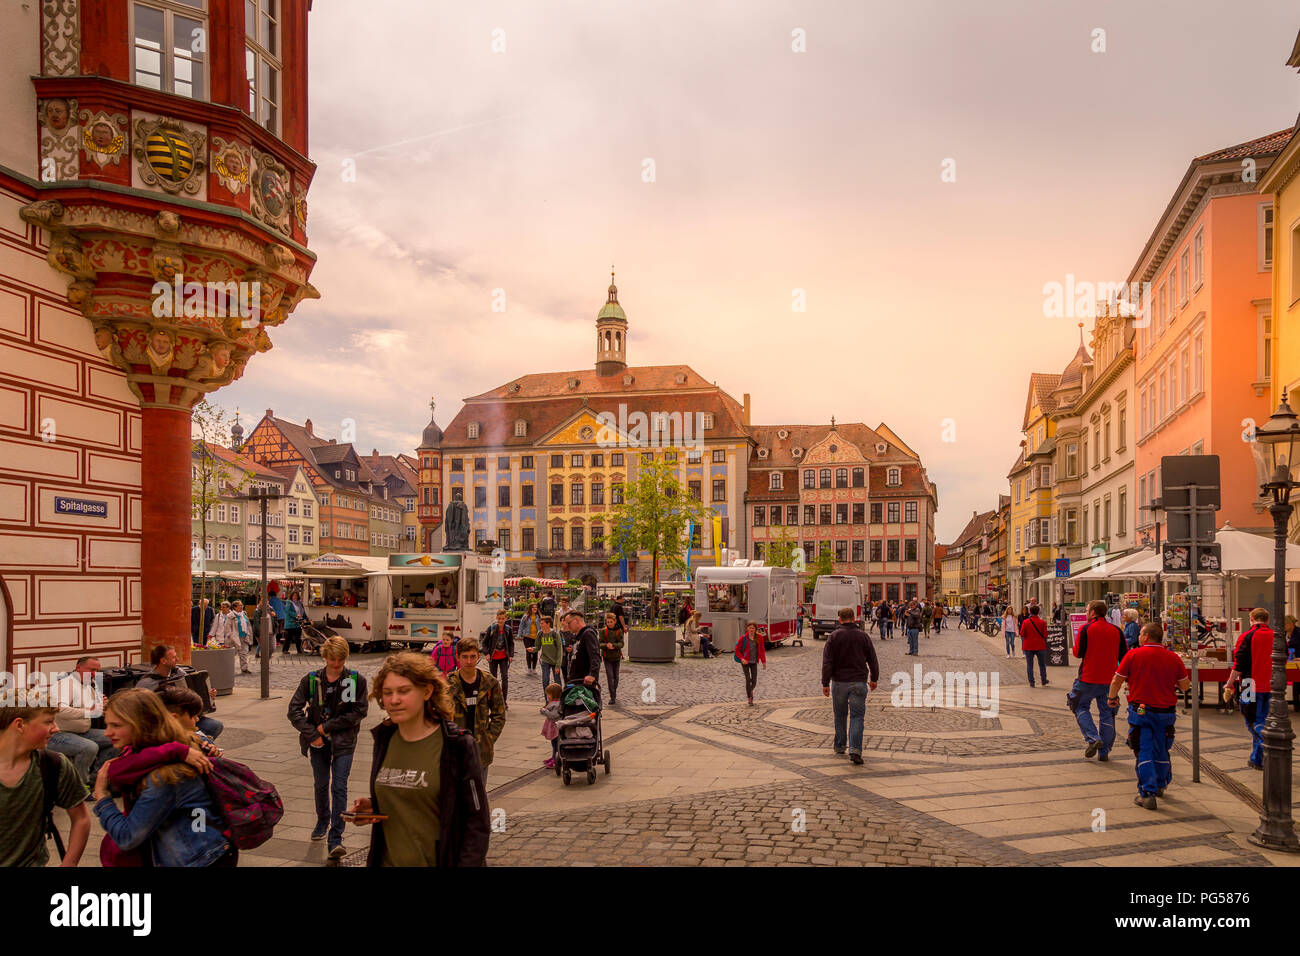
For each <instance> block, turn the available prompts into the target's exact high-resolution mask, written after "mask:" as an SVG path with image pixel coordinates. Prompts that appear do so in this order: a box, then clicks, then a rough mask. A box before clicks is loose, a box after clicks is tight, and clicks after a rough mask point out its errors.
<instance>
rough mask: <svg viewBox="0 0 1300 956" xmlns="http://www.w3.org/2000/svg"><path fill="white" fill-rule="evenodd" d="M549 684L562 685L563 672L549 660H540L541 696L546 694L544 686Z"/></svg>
mask: <svg viewBox="0 0 1300 956" xmlns="http://www.w3.org/2000/svg"><path fill="white" fill-rule="evenodd" d="M551 684H559V685H560V686H561V687H563V686H564V674H563V673H562V672H561V671H560V668H559V666H558V665H556V664H552V663H551V662H550V661H542V696H543V697H545V696H546V688H547V687H549V686H550V685H551Z"/></svg>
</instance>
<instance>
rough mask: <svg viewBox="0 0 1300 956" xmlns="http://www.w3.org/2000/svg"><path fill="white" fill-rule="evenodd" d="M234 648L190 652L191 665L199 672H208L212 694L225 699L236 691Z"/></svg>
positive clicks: (235, 652) (235, 653)
mask: <svg viewBox="0 0 1300 956" xmlns="http://www.w3.org/2000/svg"><path fill="white" fill-rule="evenodd" d="M237 653H238V652H237V651H236V650H235V649H234V648H233V647H219V648H215V649H211V650H210V649H208V648H204V649H203V650H191V651H190V664H192V665H193V666H194V667H195V668H196V669H197V670H203V671H207V672H208V684H209V685H210V686H211V687H212V693H213V694H215V695H216V696H218V697H223V696H225V695H226V694H229V693H231V692H232V691H234V689H235V657H236V655H237Z"/></svg>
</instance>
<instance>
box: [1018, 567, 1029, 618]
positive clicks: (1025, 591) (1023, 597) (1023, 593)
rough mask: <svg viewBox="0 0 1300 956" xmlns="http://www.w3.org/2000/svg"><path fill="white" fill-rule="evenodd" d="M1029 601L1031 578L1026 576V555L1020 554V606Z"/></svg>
mask: <svg viewBox="0 0 1300 956" xmlns="http://www.w3.org/2000/svg"><path fill="white" fill-rule="evenodd" d="M1028 603H1029V580H1028V578H1026V577H1025V556H1024V555H1023V554H1022V555H1021V556H1020V606H1021V607H1024V606H1025V605H1026V604H1028Z"/></svg>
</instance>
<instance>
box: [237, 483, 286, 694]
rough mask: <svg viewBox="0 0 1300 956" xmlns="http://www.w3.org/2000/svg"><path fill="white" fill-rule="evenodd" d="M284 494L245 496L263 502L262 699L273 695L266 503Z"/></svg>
mask: <svg viewBox="0 0 1300 956" xmlns="http://www.w3.org/2000/svg"><path fill="white" fill-rule="evenodd" d="M283 497H284V495H283V494H281V493H280V492H278V491H272V490H271V489H270V488H253V489H250V490H249V492H248V494H247V495H246V496H245V498H246V499H247V500H248V502H249V503H250V504H251V503H253V502H261V511H262V515H261V521H262V589H261V591H260V592H259V599H258V604H259V605H260V606H261V608H262V616H261V618H260V620H261V626H260V627H259V628H258V635H257V644H258V647H260V648H261V655H260V658H259V659H260V663H261V667H260V672H261V674H260V676H261V678H262V700H269V699H270V697H271V626H272V625H271V603H270V599H269V597H268V595H267V593H266V504H267V502H268V501H276V500H278V499H280V498H283Z"/></svg>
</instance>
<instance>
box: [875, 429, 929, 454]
mask: <svg viewBox="0 0 1300 956" xmlns="http://www.w3.org/2000/svg"><path fill="white" fill-rule="evenodd" d="M876 433H877V434H878V435H880V437H881V438H884V439H885V440H886V441H888V442H889V443H890V444H892V445H895V446H897V447H898V450H899V451H901V452H902V453H903V454H904V455H907V456H908V457H909V458H915V459H916V460H917V461H920V460H921V456H920V455H918V454H917V453H916V452H914V451H912V449H911V448H909V447H908V446H907V444H906V443H905V442H904V441H903V439H901V438H899V437H898V433H897V432H895V431H894V430H893V429H892V428H890V427H889V426H888V425H886V424H885V423H884V422H881V423H880V424H879V425H877V426H876Z"/></svg>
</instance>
